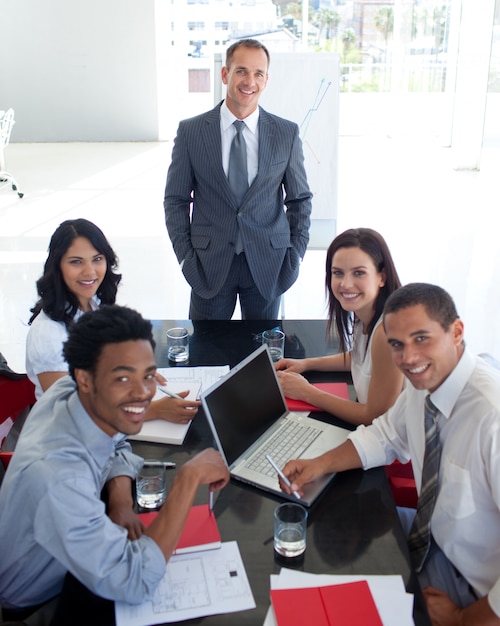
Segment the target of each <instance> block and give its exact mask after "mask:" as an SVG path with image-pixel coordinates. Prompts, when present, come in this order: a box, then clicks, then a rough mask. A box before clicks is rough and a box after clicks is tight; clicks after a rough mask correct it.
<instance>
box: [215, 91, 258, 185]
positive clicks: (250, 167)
mask: <svg viewBox="0 0 500 626" xmlns="http://www.w3.org/2000/svg"><path fill="white" fill-rule="evenodd" d="M237 119H238V118H237V117H235V116H234V115H233V114H232V113H231V111H230V110H229V109H228V108H227V104H226V101H225V100H224V102H223V103H222V106H221V108H220V130H221V140H222V167H223V168H224V173H225V174H226V176H227V174H228V171H229V152H230V150H231V143H232V142H233V138H234V136H235V135H236V128H235V127H234V126H233V123H234V122H235V121H236V120H237ZM243 121H244V122H245V128H244V129H243V136H244V138H245V143H246V145H247V171H248V186H250V185H251V184H252V182H253V179H254V178H255V177H256V176H257V170H258V168H259V107H257V108H256V109H255V111H254V112H253V113H251V114H250V115H249V116H248V117H245V119H244V120H243Z"/></svg>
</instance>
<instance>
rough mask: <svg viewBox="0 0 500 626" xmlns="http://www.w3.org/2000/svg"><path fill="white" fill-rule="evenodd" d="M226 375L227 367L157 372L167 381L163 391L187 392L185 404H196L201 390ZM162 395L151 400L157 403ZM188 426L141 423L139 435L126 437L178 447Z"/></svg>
mask: <svg viewBox="0 0 500 626" xmlns="http://www.w3.org/2000/svg"><path fill="white" fill-rule="evenodd" d="M228 371H229V366H228V365H209V366H203V367H202V366H200V367H163V368H158V372H159V373H160V374H162V375H163V376H164V377H165V378H166V379H167V388H168V389H170V391H173V392H174V393H180V392H182V391H186V390H188V389H189V395H188V396H187V399H188V400H197V399H198V398H199V395H200V393H201V392H202V391H203V390H204V389H208V388H209V387H211V386H212V385H213V384H214V383H215V382H216V381H217V380H219V378H220V377H221V376H223V375H224V374H225V373H226V372H228ZM163 398H165V395H164V394H163V393H162V392H161V391H160V390H159V389H158V390H157V392H156V395H155V397H154V398H153V399H154V400H161V399H163ZM190 426H191V422H188V423H187V424H177V423H174V422H168V421H166V420H163V419H157V420H149V421H148V422H144V423H143V425H142V428H141V430H140V432H138V433H137V434H136V435H129V437H128V438H129V439H132V440H134V441H151V442H153V443H168V444H173V445H181V444H182V443H183V442H184V439H185V437H186V435H187V432H188V430H189V427H190Z"/></svg>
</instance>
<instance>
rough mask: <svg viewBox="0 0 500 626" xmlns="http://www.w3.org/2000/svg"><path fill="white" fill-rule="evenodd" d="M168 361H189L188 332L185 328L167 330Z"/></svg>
mask: <svg viewBox="0 0 500 626" xmlns="http://www.w3.org/2000/svg"><path fill="white" fill-rule="evenodd" d="M167 354H168V360H169V361H174V362H175V363H183V362H185V361H188V360H189V332H188V330H187V328H170V329H169V330H167Z"/></svg>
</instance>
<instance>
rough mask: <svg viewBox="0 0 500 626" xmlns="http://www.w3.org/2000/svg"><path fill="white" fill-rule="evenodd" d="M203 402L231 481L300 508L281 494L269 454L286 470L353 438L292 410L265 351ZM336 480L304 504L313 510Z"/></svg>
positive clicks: (313, 488) (318, 486)
mask: <svg viewBox="0 0 500 626" xmlns="http://www.w3.org/2000/svg"><path fill="white" fill-rule="evenodd" d="M201 402H202V405H203V408H204V410H205V415H206V417H207V420H208V423H209V425H210V428H211V430H212V433H213V436H214V438H215V441H216V444H217V446H218V448H219V450H220V452H221V453H222V455H223V457H224V458H225V461H226V463H227V465H228V467H229V471H230V474H231V476H233V477H234V478H236V479H237V480H241V481H243V482H245V483H249V484H250V485H254V486H256V487H259V488H261V489H264V490H266V491H269V492H271V493H274V494H279V495H280V496H282V497H284V498H288V499H290V500H294V501H295V502H297V501H299V500H297V498H296V497H295V496H293V495H291V496H289V495H288V494H286V493H285V492H284V491H282V490H281V489H280V486H279V483H278V477H277V473H276V471H275V470H274V469H273V467H272V466H271V464H270V463H269V461H268V460H267V459H266V454H269V455H270V456H271V457H272V458H273V460H274V461H275V462H276V464H277V465H278V467H280V468H282V467H283V466H284V465H285V463H286V462H287V461H289V460H290V459H297V458H313V457H316V456H318V455H320V454H323V453H324V452H326V451H327V450H331V449H332V448H335V447H336V446H338V445H340V444H341V443H343V442H344V441H345V440H346V438H347V436H348V435H349V432H350V431H348V430H346V429H344V428H340V427H338V426H333V425H332V424H326V423H324V422H321V421H319V420H316V419H313V418H311V417H308V416H307V415H306V414H305V413H292V412H290V411H289V410H288V407H287V405H286V401H285V397H284V395H283V392H282V390H281V387H280V385H279V382H278V377H277V376H276V371H275V369H274V365H273V363H272V360H271V356H270V354H269V351H268V348H267V346H265V345H262V346H260V347H259V348H257V350H255V351H254V352H253V353H252V354H250V355H249V356H248V357H247V358H246V359H244V360H243V361H241V363H239V364H238V365H236V366H235V367H233V369H231V370H230V371H229V372H228V373H227V374H226V375H225V376H223V377H222V378H221V379H220V380H218V381H217V382H216V383H215V384H214V385H212V387H210V388H209V389H207V390H205V391H203V392H202V394H201ZM276 444H278V446H276ZM279 447H282V448H283V449H282V450H278V448H279ZM333 476H334V475H333V474H330V475H328V476H324V477H322V478H321V479H318V480H317V481H314V482H312V483H309V484H307V485H306V486H305V488H304V495H303V496H302V498H301V499H300V502H301V503H302V504H304V505H306V506H310V505H311V504H312V503H313V502H314V501H315V500H316V498H317V497H318V496H319V494H320V493H321V492H322V491H323V489H324V488H325V487H326V485H327V484H328V483H329V482H330V481H331V479H332V478H333Z"/></svg>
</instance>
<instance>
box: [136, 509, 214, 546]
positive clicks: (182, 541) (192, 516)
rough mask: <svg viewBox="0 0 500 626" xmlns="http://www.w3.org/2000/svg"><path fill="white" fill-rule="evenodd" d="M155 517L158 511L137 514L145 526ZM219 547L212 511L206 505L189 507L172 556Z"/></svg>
mask: <svg viewBox="0 0 500 626" xmlns="http://www.w3.org/2000/svg"><path fill="white" fill-rule="evenodd" d="M157 515H158V511H152V512H151V513H139V517H140V518H141V520H142V523H143V524H144V525H145V526H149V524H151V522H152V521H153V520H154V518H155V517H156V516H157ZM220 545H221V538H220V533H219V528H218V527H217V521H216V519H215V515H214V513H213V511H210V509H209V507H208V504H200V505H198V506H193V507H191V510H190V511H189V515H188V518H187V520H186V524H185V526H184V529H183V531H182V534H181V536H180V538H179V541H178V543H177V546H176V548H175V550H174V552H173V554H184V553H185V552H196V551H198V550H213V549H214V548H220Z"/></svg>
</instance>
